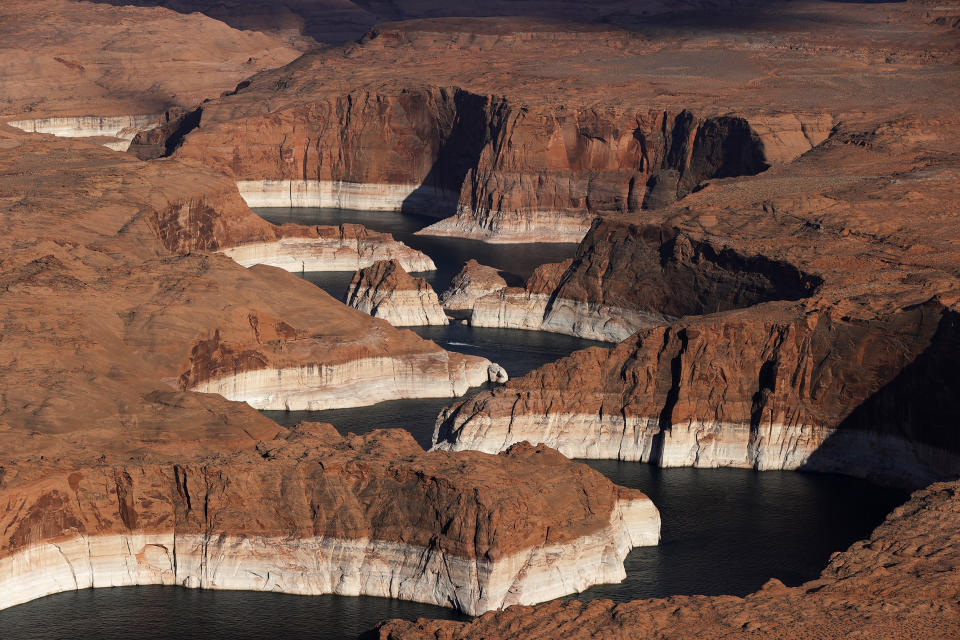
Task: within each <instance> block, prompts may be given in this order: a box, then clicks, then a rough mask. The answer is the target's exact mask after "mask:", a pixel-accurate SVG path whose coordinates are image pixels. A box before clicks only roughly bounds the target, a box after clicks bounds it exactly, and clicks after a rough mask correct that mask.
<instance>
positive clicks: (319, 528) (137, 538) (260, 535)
mask: <svg viewBox="0 0 960 640" xmlns="http://www.w3.org/2000/svg"><path fill="white" fill-rule="evenodd" d="M25 475H26V474H25ZM544 483H546V484H544ZM511 501H516V502H515V504H523V505H524V507H523V509H517V508H516V507H514V508H512V509H510V508H507V505H508V504H509V503H511ZM0 502H4V503H5V504H6V508H5V509H4V514H5V515H4V516H3V517H2V518H0V522H4V532H5V533H4V535H3V538H2V542H0V585H3V589H2V593H3V595H2V596H0V608H4V607H9V606H12V605H15V604H18V603H20V602H25V601H27V600H31V599H34V598H38V597H41V596H43V595H47V594H50V593H56V592H59V591H66V590H72V589H82V588H90V587H109V586H129V585H144V584H165V585H179V586H183V587H189V588H203V589H248V590H258V591H281V592H285V593H296V594H302V595H319V594H325V593H335V594H340V595H374V596H382V597H394V598H400V599H405V600H416V601H420V602H427V603H430V604H436V605H440V606H449V607H456V608H458V609H460V610H462V611H464V612H466V613H470V614H474V615H475V614H479V613H482V612H484V611H487V610H490V609H496V608H500V607H502V606H508V605H510V604H532V603H536V602H541V601H543V600H547V599H550V598H554V597H557V596H561V595H565V594H567V593H570V592H572V591H578V590H582V589H584V588H586V587H588V586H590V585H592V584H596V583H598V582H616V581H619V580H622V579H623V578H624V576H625V573H624V570H623V559H624V557H625V556H626V554H627V553H628V552H629V551H630V549H632V548H633V547H636V546H642V545H652V544H657V542H658V540H659V532H660V519H659V514H658V512H657V510H656V508H655V507H654V506H653V504H652V503H651V502H650V500H649V499H647V498H646V496H644V495H643V494H642V493H640V492H637V491H634V490H628V489H622V488H618V487H616V486H614V485H612V484H611V483H610V482H609V481H608V480H607V479H606V478H604V477H603V476H602V475H600V474H599V473H597V472H594V471H592V470H590V469H587V468H586V467H584V466H582V465H578V464H575V463H572V462H570V461H568V460H566V459H565V458H563V457H562V456H560V455H559V454H557V453H556V452H553V451H550V450H548V449H545V448H539V449H534V448H533V447H530V446H526V445H525V446H518V447H515V448H513V449H511V451H510V452H508V453H506V454H505V455H503V456H498V457H491V456H487V455H485V454H477V453H474V454H452V455H451V454H445V455H439V456H438V455H436V454H429V455H428V454H424V452H423V450H422V449H420V447H419V446H418V445H417V444H416V443H415V442H414V440H413V438H412V436H410V435H409V434H408V433H406V432H404V431H400V430H390V431H379V432H374V433H373V434H368V435H367V436H363V437H358V436H353V437H350V438H342V437H341V436H340V435H339V434H337V432H336V430H335V429H334V428H333V427H332V426H330V425H322V424H302V425H300V426H298V427H297V428H295V429H294V430H293V431H290V432H285V433H282V434H281V435H279V436H278V437H277V438H276V439H274V440H270V441H266V442H264V441H261V442H259V443H257V448H256V451H253V452H249V453H236V454H232V455H227V456H221V457H219V458H217V459H206V460H199V461H181V462H179V463H166V464H156V463H155V464H140V465H137V464H134V463H127V464H122V465H99V466H94V467H92V468H80V469H77V470H74V471H71V472H69V473H68V472H54V473H49V474H48V475H47V476H46V477H45V478H44V479H43V480H42V481H39V480H38V479H36V478H34V479H33V481H32V482H24V480H23V478H18V477H17V476H16V475H14V476H13V477H12V478H9V479H7V480H6V481H5V482H4V483H3V485H0ZM558 505H563V510H562V512H561V511H558V510H557V506H558ZM561 513H562V515H561ZM505 532H509V535H507V534H505ZM558 577H559V578H560V580H558V579H557V578H558Z"/></svg>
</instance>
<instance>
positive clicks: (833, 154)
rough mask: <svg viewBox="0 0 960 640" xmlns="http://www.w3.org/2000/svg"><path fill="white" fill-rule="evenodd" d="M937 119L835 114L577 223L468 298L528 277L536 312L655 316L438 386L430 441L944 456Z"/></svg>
mask: <svg viewBox="0 0 960 640" xmlns="http://www.w3.org/2000/svg"><path fill="white" fill-rule="evenodd" d="M931 127H934V128H935V129H936V130H937V134H936V137H935V136H933V135H931ZM944 135H945V134H943V133H942V130H940V129H939V124H932V123H928V122H925V121H918V120H913V121H898V122H895V123H881V124H878V125H875V126H874V127H872V128H870V129H869V130H868V131H867V132H863V131H842V132H840V133H838V134H837V137H836V139H833V140H832V141H831V142H830V143H828V144H827V145H826V146H824V147H823V148H821V149H820V150H819V151H818V152H817V153H816V154H814V155H811V156H808V157H805V159H804V160H802V161H799V162H795V163H793V164H791V165H790V166H789V167H782V168H780V169H771V170H770V171H768V172H765V173H764V174H762V175H760V176H756V177H753V178H750V179H747V180H738V181H730V182H727V183H722V184H715V185H711V186H710V187H709V188H707V189H703V190H700V191H698V192H697V193H695V194H690V195H689V196H687V198H686V199H685V200H684V203H685V204H684V205H683V206H681V205H680V203H678V205H675V206H674V207H671V208H667V209H664V210H662V212H661V213H660V214H657V215H654V214H653V213H652V212H651V213H650V214H648V216H647V218H646V220H645V221H644V222H642V223H634V222H630V221H627V220H625V219H623V218H622V217H620V218H616V217H614V218H610V219H607V220H604V221H602V222H600V223H598V224H596V225H595V227H594V229H593V230H592V232H591V234H590V236H589V237H588V238H587V239H586V240H585V241H584V243H583V244H582V245H581V248H580V250H579V251H578V254H577V257H576V258H574V259H573V261H572V262H571V264H570V265H569V266H568V267H567V268H566V269H563V273H562V276H560V277H559V279H557V278H556V277H554V276H555V274H556V272H557V271H559V270H560V267H552V268H545V269H544V270H541V275H544V274H546V276H549V277H542V278H533V279H531V283H530V284H528V286H527V289H526V290H510V289H505V290H503V291H502V292H500V294H493V295H492V296H488V297H486V298H483V299H481V301H480V302H479V303H478V305H477V310H478V311H479V310H480V308H481V306H482V305H483V304H484V303H487V302H488V301H489V299H490V298H496V297H497V296H500V297H501V298H503V299H505V300H506V301H508V302H509V300H510V299H511V297H512V299H513V300H520V301H521V302H523V303H524V304H525V305H526V306H523V305H519V311H517V312H516V316H517V317H521V316H522V313H526V312H529V310H530V309H531V308H532V305H531V304H530V303H529V299H530V298H532V296H533V292H535V291H537V286H538V284H546V285H547V288H546V290H545V291H546V293H545V294H544V296H543V299H545V300H546V302H545V303H541V304H542V306H541V307H540V308H541V309H544V311H543V312H542V315H541V312H539V311H538V312H537V314H536V318H535V319H537V320H539V319H540V318H542V317H546V318H549V317H550V313H551V311H550V309H551V308H552V307H553V306H560V307H561V308H563V306H564V305H566V301H567V300H572V301H578V302H581V303H586V304H589V305H593V307H592V308H593V309H599V308H602V306H604V305H605V306H607V307H613V308H629V309H632V310H634V311H635V312H638V313H644V314H652V313H659V314H662V317H661V318H660V319H659V321H658V322H656V323H655V325H656V326H646V327H642V328H640V330H639V331H637V332H636V333H635V334H633V335H632V336H630V337H629V338H627V339H626V340H624V341H623V342H622V343H621V344H619V345H618V346H617V347H616V348H614V349H612V350H609V351H608V350H603V349H591V350H587V351H583V352H579V353H575V354H573V355H571V356H570V357H569V358H566V359H564V360H561V361H558V362H557V363H554V364H551V365H548V366H546V367H543V368H542V369H540V370H538V371H535V372H532V373H531V374H528V375H527V376H525V377H523V378H521V379H519V380H514V381H512V382H511V383H510V384H509V386H508V387H506V388H503V389H499V390H494V391H492V392H484V393H481V394H478V395H477V396H474V397H472V398H470V399H469V400H467V401H465V402H462V403H459V404H458V405H455V406H454V407H452V408H450V409H449V410H447V411H446V412H444V414H442V415H441V416H440V418H439V420H438V423H437V431H436V434H435V438H436V442H437V446H438V447H439V448H452V449H466V448H475V449H481V450H486V451H498V450H500V449H501V448H503V447H506V446H509V445H510V444H511V443H512V442H518V441H523V440H529V441H531V442H542V443H545V444H548V445H550V446H553V447H556V448H558V449H559V450H560V451H562V452H564V453H565V454H566V455H569V456H572V457H592V458H619V459H625V460H643V461H649V462H652V463H654V464H659V465H663V466H678V465H694V466H706V467H714V466H741V467H753V468H757V469H796V468H801V469H811V470H820V471H833V472H840V473H848V474H853V475H858V476H863V477H867V478H871V479H875V480H880V481H885V482H895V483H903V484H908V485H913V486H916V485H919V484H923V483H926V482H930V481H931V480H933V479H937V478H942V477H946V476H950V475H952V474H954V473H957V472H958V471H960V441H958V440H957V436H956V430H955V429H954V428H953V425H954V424H955V422H956V417H957V416H956V410H955V403H953V402H952V401H951V400H950V399H949V398H950V397H951V396H952V395H953V394H955V393H956V392H957V391H958V390H960V382H958V380H957V377H956V376H955V375H954V368H953V367H952V366H950V365H949V362H950V360H951V358H953V357H955V355H956V354H957V353H958V352H957V335H956V334H957V329H956V327H957V312H958V311H960V308H958V307H957V302H956V301H957V299H958V293H960V283H958V281H957V279H956V275H955V274H956V273H957V270H956V265H957V264H960V254H958V253H957V248H956V244H955V242H954V241H953V240H951V238H953V237H954V236H955V235H956V232H957V230H956V228H955V225H956V223H955V221H954V218H953V216H951V214H950V213H949V212H950V211H951V210H952V209H953V208H954V204H952V203H955V202H956V201H957V199H958V196H960V194H958V192H957V181H956V175H957V167H956V165H955V161H954V159H953V157H952V155H951V154H950V152H948V151H946V147H941V146H939V144H940V143H931V142H930V141H931V140H933V139H935V138H936V139H937V140H941V141H942V140H943V136H944ZM864 139H866V140H868V142H867V143H866V144H865V145H863V146H861V144H859V143H861V141H863V140H864ZM918 158H924V160H923V161H922V162H921V163H920V164H917V162H918V160H917V159H918ZM841 165H842V166H844V167H846V171H847V172H848V173H847V174H846V175H843V176H838V175H835V173H834V171H833V167H836V166H841ZM905 167H913V168H911V169H905ZM893 176H896V178H893ZM561 266H562V265H561ZM525 297H526V298H525ZM503 306H504V307H506V302H505V303H504V305H503ZM476 314H477V311H475V321H476ZM522 317H526V316H522ZM584 317H587V318H589V317H591V316H588V315H586V314H583V315H581V316H580V318H581V319H582V318H584ZM578 321H582V320H580V319H578ZM569 326H571V325H568V327H569ZM572 326H576V324H575V323H574V324H573V325H572ZM921 389H922V390H925V391H923V392H920V391H919V390H921ZM941 394H943V395H941ZM934 398H937V399H936V400H935V399H934Z"/></svg>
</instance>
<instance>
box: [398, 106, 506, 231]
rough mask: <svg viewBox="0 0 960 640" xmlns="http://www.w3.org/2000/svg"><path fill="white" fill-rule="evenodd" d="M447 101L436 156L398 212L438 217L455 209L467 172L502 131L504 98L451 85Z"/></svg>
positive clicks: (474, 166) (473, 169) (474, 171)
mask: <svg viewBox="0 0 960 640" xmlns="http://www.w3.org/2000/svg"><path fill="white" fill-rule="evenodd" d="M447 103H448V105H449V109H448V110H446V113H444V114H443V116H442V120H443V121H441V122H438V123H437V124H438V127H439V129H440V146H439V148H438V149H437V154H436V158H435V159H434V161H433V164H432V165H431V167H430V171H429V172H428V173H427V175H426V176H425V177H424V179H423V181H422V182H421V184H420V187H419V188H417V189H416V190H415V191H414V192H413V193H411V194H410V195H409V196H407V198H406V199H405V200H404V202H403V204H402V205H401V209H400V210H401V212H402V213H407V214H418V213H424V212H426V213H428V214H429V215H430V216H434V217H438V218H447V217H450V216H452V215H454V214H455V213H457V204H458V202H459V200H460V190H461V188H462V187H463V184H464V182H465V181H466V180H467V179H468V176H470V175H475V174H476V171H477V168H478V166H479V164H480V156H481V154H482V153H483V150H484V149H485V148H486V147H487V146H488V145H489V144H491V143H494V144H496V141H497V139H498V138H500V139H502V138H503V137H504V136H505V134H506V131H505V127H504V123H505V120H506V117H507V115H508V113H509V107H508V105H507V103H506V101H505V100H500V99H497V98H493V97H489V96H481V95H477V94H475V93H470V92H469V91H464V90H462V89H453V94H452V99H449V100H447ZM438 194H440V195H438Z"/></svg>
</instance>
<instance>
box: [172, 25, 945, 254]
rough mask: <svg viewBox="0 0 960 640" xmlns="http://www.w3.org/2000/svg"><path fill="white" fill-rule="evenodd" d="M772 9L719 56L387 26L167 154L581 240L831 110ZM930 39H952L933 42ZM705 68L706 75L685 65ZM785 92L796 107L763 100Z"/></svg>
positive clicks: (493, 30)
mask: <svg viewBox="0 0 960 640" xmlns="http://www.w3.org/2000/svg"><path fill="white" fill-rule="evenodd" d="M858 16H859V18H860V19H862V18H863V15H860V14H858ZM771 19H772V20H774V22H782V23H783V29H782V30H769V31H768V30H763V32H762V34H761V35H759V36H758V37H760V38H761V39H762V40H763V43H764V44H763V46H753V47H749V52H748V51H747V49H742V48H737V47H734V49H735V51H733V52H730V53H728V54H724V55H726V56H727V58H725V60H726V64H725V63H724V62H722V61H721V60H720V58H719V57H718V56H714V55H713V53H714V52H715V51H716V47H717V43H716V41H715V40H714V39H712V38H706V37H704V36H702V35H701V36H700V37H698V38H695V39H694V40H693V41H690V40H683V44H682V46H681V44H680V39H679V38H678V37H677V36H676V34H674V33H673V32H671V31H669V30H667V31H659V32H656V33H655V34H654V35H649V34H636V33H632V32H630V31H627V30H623V29H610V28H605V27H588V26H584V25H572V24H563V25H558V24H556V23H553V24H549V25H548V24H545V23H540V22H537V21H534V20H512V21H508V20H497V19H488V20H469V21H468V20H428V21H420V22H411V23H402V24H391V25H384V26H382V27H378V28H376V29H374V30H372V31H371V32H370V33H369V34H368V36H367V37H365V38H364V39H363V41H361V42H359V43H352V44H349V45H345V46H344V47H343V48H339V49H338V48H328V49H325V50H322V51H315V52H311V53H308V54H306V55H305V56H303V57H302V58H300V59H298V60H297V61H296V62H294V63H293V64H290V65H288V66H287V67H285V68H283V69H278V70H274V71H270V72H266V73H263V74H259V75H257V76H254V77H253V78H250V79H249V81H245V82H244V83H242V86H238V88H237V90H236V91H235V92H232V93H231V94H229V95H224V96H223V97H221V98H219V99H217V100H214V101H212V102H210V103H208V104H206V105H205V106H204V113H203V125H202V126H201V127H199V128H198V129H196V130H195V131H193V132H191V133H190V134H189V135H188V136H187V137H186V139H185V141H184V145H183V146H182V147H181V148H180V150H178V152H177V153H178V154H179V155H181V156H182V157H192V158H196V159H199V160H201V161H203V162H204V163H205V164H207V165H209V166H212V167H215V168H217V169H218V170H221V171H223V172H225V173H226V174H228V175H229V176H231V177H233V178H235V179H236V180H237V181H238V183H239V184H240V185H241V189H242V191H244V192H245V193H246V194H247V197H248V198H249V202H251V203H255V204H257V205H260V204H264V205H278V206H300V205H303V206H331V205H332V206H346V207H361V208H368V209H399V210H401V211H409V212H417V213H423V214H427V215H432V216H435V217H441V218H444V219H443V220H441V221H440V222H438V223H436V224H434V225H431V226H430V227H428V228H427V229H424V230H422V231H421V233H425V234H434V235H452V236H463V237H471V238H478V239H483V240H486V241H489V242H532V241H540V242H575V241H579V240H580V239H581V238H582V237H583V235H584V233H585V232H586V231H587V230H588V229H589V226H590V223H591V221H592V219H593V218H594V217H595V215H596V213H597V212H600V211H606V210H610V209H616V210H619V211H622V212H639V211H642V210H645V209H657V208H660V207H664V206H669V205H671V204H672V203H673V202H674V201H676V200H677V199H679V198H683V197H685V196H686V195H687V194H689V193H691V192H692V191H695V190H696V189H699V188H701V187H702V186H703V185H704V184H706V183H708V182H709V181H711V180H718V179H723V178H730V177H735V176H743V175H754V174H756V173H758V172H761V171H764V170H766V169H767V168H768V167H769V166H776V165H779V164H784V163H789V162H792V161H793V160H794V159H796V158H797V157H799V156H801V155H802V154H804V153H807V152H809V151H810V150H811V149H813V148H815V147H816V146H818V145H819V144H821V143H822V142H823V141H824V140H825V139H826V138H827V137H828V135H829V134H830V132H831V131H832V129H833V127H834V125H835V124H836V122H837V117H836V116H835V115H833V114H832V113H830V112H829V111H828V110H827V108H826V106H825V103H824V102H823V101H821V100H819V98H818V97H817V95H818V94H817V91H811V92H809V94H808V95H804V96H802V97H801V99H800V100H799V102H800V104H797V96H796V91H795V90H794V82H795V81H797V79H798V78H799V77H800V76H799V75H796V74H802V75H803V77H804V78H808V76H807V75H806V73H805V71H804V70H803V66H804V64H805V62H803V61H801V57H802V56H801V57H798V54H797V53H796V52H797V50H798V49H797V47H798V42H800V40H801V38H800V36H799V33H800V31H801V30H803V28H805V27H801V25H806V20H807V17H805V15H799V14H792V13H789V12H788V14H785V15H777V16H776V17H771ZM909 24H910V28H909V29H907V30H906V31H889V32H884V33H883V36H882V37H883V38H887V39H889V40H890V41H891V42H893V41H896V42H897V46H902V47H904V50H905V51H906V50H908V49H909V50H910V51H911V52H913V53H911V54H910V55H914V54H916V47H917V46H919V45H918V42H919V41H920V38H921V35H922V34H921V32H922V31H923V30H924V29H928V26H926V25H924V24H922V23H919V22H918V23H916V24H913V23H912V22H909ZM804 34H805V35H804V37H807V36H809V34H807V33H806V32H805V31H804ZM928 35H929V34H928ZM822 37H827V36H822ZM691 46H692V47H693V48H694V49H695V50H696V53H692V52H691V51H690V50H689V47H691ZM804 46H809V45H804ZM935 46H936V47H938V49H937V51H938V52H941V53H943V54H944V55H949V54H946V53H945V52H946V51H947V49H945V48H944V47H946V42H945V41H938V44H936V45H935ZM478 53H480V54H482V55H478ZM839 55H841V57H842V58H843V62H842V63H838V66H837V68H836V69H833V70H829V71H823V70H819V71H821V72H823V73H825V75H826V76H829V79H825V80H824V82H826V83H828V84H829V83H833V84H831V86H834V87H835V85H836V83H839V84H841V85H846V84H847V83H849V82H850V79H849V78H850V76H849V74H847V73H846V71H844V70H845V69H846V70H849V69H850V68H852V67H857V68H859V66H860V65H861V64H862V63H861V61H860V60H859V59H858V58H856V56H850V57H847V54H846V53H843V54H839ZM916 55H919V54H916ZM937 55H940V53H938V54H937ZM425 58H426V59H430V60H431V62H430V63H429V64H424V62H423V60H424V59H425ZM693 58H695V59H696V60H698V63H697V64H706V63H704V61H707V60H709V61H714V60H715V61H716V62H710V63H709V64H708V66H709V67H710V69H709V70H708V71H706V72H705V70H704V69H703V68H701V67H698V68H697V69H696V70H694V69H692V68H690V67H691V65H692V62H691V60H692V59H693ZM785 59H787V60H790V64H788V65H787V70H786V71H784V68H785V67H784V60H785ZM544 60H548V61H549V63H547V64H546V65H544ZM669 60H675V63H674V64H673V65H666V62H667V61H669ZM803 60H806V58H803ZM538 65H539V66H538ZM385 69H386V70H387V71H384V70H385ZM534 69H536V70H539V71H536V72H535V71H534ZM624 69H629V70H630V73H631V75H630V76H629V77H630V80H629V81H627V80H625V79H624V78H625V76H624V71H623V70H624ZM898 69H899V68H898ZM905 69H906V67H903V68H902V69H901V71H904V72H905ZM705 73H706V74H707V75H708V76H709V77H710V78H711V82H710V83H708V84H709V87H708V88H705V86H706V85H704V83H703V82H700V81H698V80H697V78H701V77H702V76H703V75H704V74H705ZM344 78H351V79H352V80H351V82H346V81H344ZM646 79H650V80H651V81H650V83H645V82H644V80H646ZM654 80H655V81H654ZM748 85H749V86H760V85H762V86H763V90H762V91H760V92H759V93H758V92H757V91H755V90H754V89H751V90H750V91H745V90H743V87H745V86H748ZM359 86H363V87H366V89H363V90H360V89H358V88H357V87H359ZM654 86H656V87H658V88H657V89H654V88H653V87H654ZM818 86H819V85H818ZM534 87H536V89H535V90H534V89H533V88H534ZM721 87H722V88H723V90H726V91H729V96H725V99H724V101H723V102H720V101H718V100H717V99H716V92H717V91H718V90H719V89H720V88H721ZM677 95H683V96H684V99H683V100H678V99H677V98H676V96H677ZM759 95H763V96H764V98H762V99H761V98H759V97H758V96H759ZM851 95H852V93H851ZM780 100H782V101H784V104H789V107H784V108H777V107H775V106H774V107H771V105H776V104H779V102H778V101H780ZM831 107H836V108H837V109H838V110H841V111H842V112H843V113H847V112H848V111H846V110H848V109H854V111H850V113H854V112H855V111H856V109H855V106H854V105H852V104H850V103H849V102H844V101H840V102H834V104H833V105H831ZM856 108H859V107H856ZM859 113H862V111H859Z"/></svg>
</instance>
